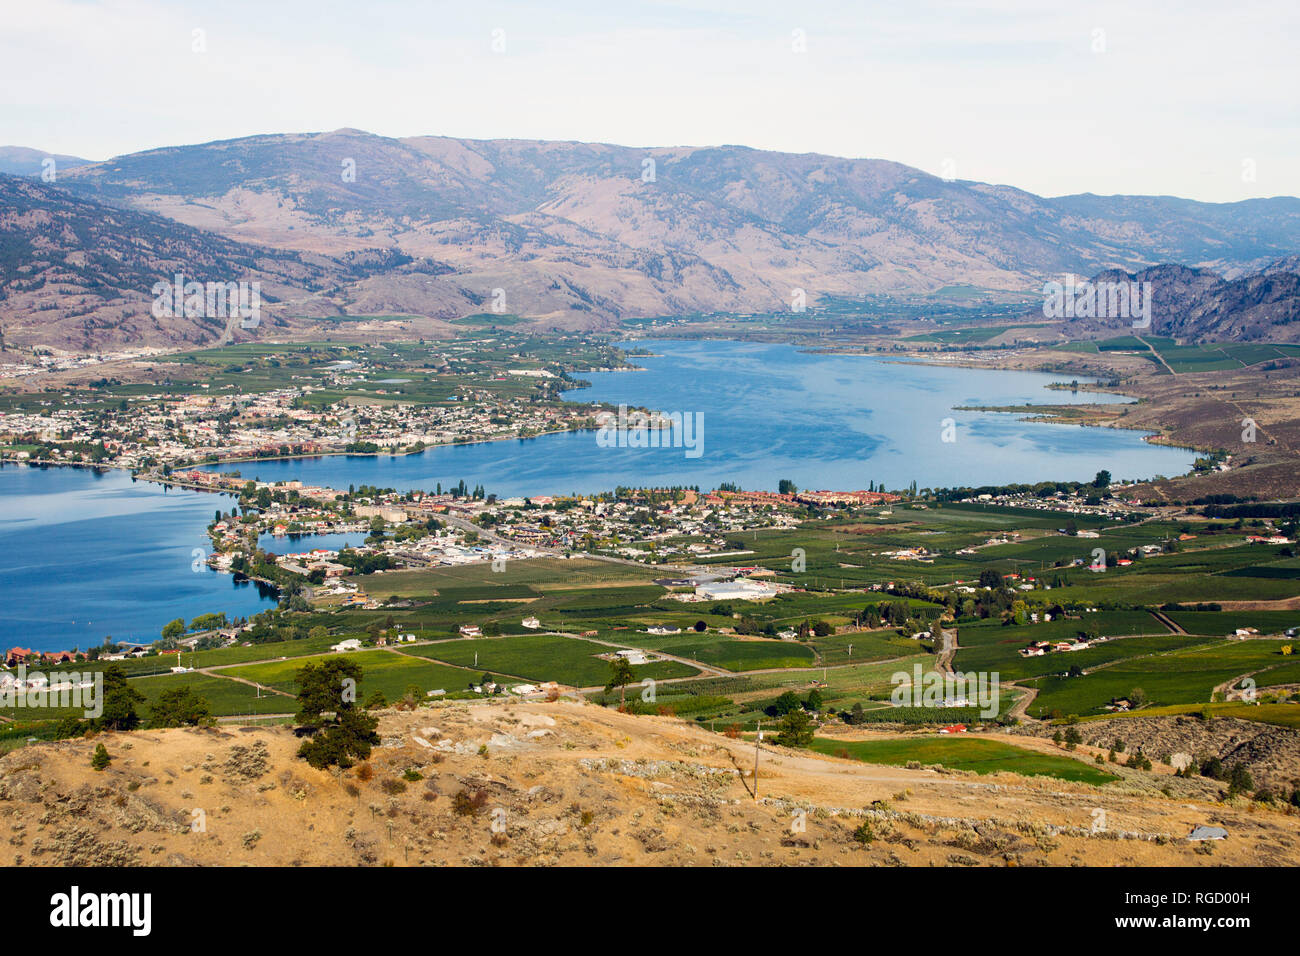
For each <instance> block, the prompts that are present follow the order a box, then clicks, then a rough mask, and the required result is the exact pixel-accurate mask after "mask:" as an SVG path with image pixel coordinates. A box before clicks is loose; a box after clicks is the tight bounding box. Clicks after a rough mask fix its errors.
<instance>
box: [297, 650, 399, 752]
mask: <svg viewBox="0 0 1300 956" xmlns="http://www.w3.org/2000/svg"><path fill="white" fill-rule="evenodd" d="M296 680H297V682H298V688H299V690H298V716H297V721H298V725H299V726H298V727H297V728H296V729H295V733H297V734H298V735H299V736H303V735H310V739H309V740H304V741H303V743H302V746H301V747H299V748H298V756H300V757H302V758H303V759H304V760H306V761H307V762H308V763H309V764H311V765H312V766H313V767H315V768H317V769H318V770H323V769H324V768H326V767H330V766H335V765H337V766H339V767H343V768H347V767H350V766H352V764H353V762H354V761H355V760H357V759H360V760H365V759H366V758H367V757H369V756H370V750H371V748H372V747H373V746H374V745H375V744H377V743H379V735H378V734H377V733H375V728H376V727H378V726H379V721H378V719H376V718H374V717H372V716H370V715H369V714H367V713H365V711H363V710H361V709H360V708H358V707H357V704H356V688H357V685H358V684H360V683H361V665H359V664H357V663H356V662H355V661H349V660H343V659H334V660H325V661H322V662H321V663H319V664H308V665H306V666H305V667H303V668H302V669H301V670H299V671H298V673H297V675H296Z"/></svg>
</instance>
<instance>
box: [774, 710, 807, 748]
mask: <svg viewBox="0 0 1300 956" xmlns="http://www.w3.org/2000/svg"><path fill="white" fill-rule="evenodd" d="M812 741H813V722H812V718H811V717H809V716H808V712H807V711H806V710H804V709H803V708H802V707H800V708H799V709H797V710H792V711H790V713H788V714H786V715H785V716H784V717H783V718H781V724H780V731H779V732H778V733H777V735H776V742H777V743H778V744H780V745H781V746H782V747H807V746H808V745H809V744H811V743H812Z"/></svg>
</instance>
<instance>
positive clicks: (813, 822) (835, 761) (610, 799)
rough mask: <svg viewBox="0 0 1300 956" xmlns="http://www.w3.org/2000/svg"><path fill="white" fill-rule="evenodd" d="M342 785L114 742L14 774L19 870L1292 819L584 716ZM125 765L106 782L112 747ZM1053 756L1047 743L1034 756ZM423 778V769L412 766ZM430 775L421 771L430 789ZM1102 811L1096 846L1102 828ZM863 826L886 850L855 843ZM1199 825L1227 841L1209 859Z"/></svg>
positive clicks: (943, 837) (657, 857)
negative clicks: (94, 756) (1209, 841)
mask: <svg viewBox="0 0 1300 956" xmlns="http://www.w3.org/2000/svg"><path fill="white" fill-rule="evenodd" d="M380 734H381V736H382V737H383V739H384V743H383V746H382V747H380V748H378V749H376V750H375V752H374V754H373V755H372V757H371V759H370V761H369V762H368V764H367V765H366V766H367V768H368V770H367V771H366V772H359V770H358V769H357V768H354V769H352V770H349V771H346V772H344V773H342V774H340V773H337V772H333V773H331V772H326V771H316V770H313V769H312V768H310V767H309V766H307V765H306V764H305V763H304V762H302V761H301V760H298V759H296V758H295V757H294V756H293V753H294V751H295V749H296V747H297V740H296V738H295V737H294V736H293V734H292V733H291V732H290V731H289V730H288V729H286V728H274V727H261V728H253V727H235V726H231V725H224V726H221V727H218V728H212V729H193V730H165V731H140V732H135V733H131V734H108V735H101V736H100V737H97V738H96V739H95V740H94V741H88V740H73V741H64V742H60V743H51V744H34V745H30V746H27V747H23V748H21V749H20V750H17V751H14V752H12V753H10V754H8V755H7V756H5V757H4V758H2V759H0V806H3V807H4V811H5V814H6V817H7V821H8V824H9V829H10V832H11V837H10V839H9V840H8V841H6V843H5V846H4V857H5V862H6V863H7V864H10V865H37V866H75V865H135V864H141V865H155V866H195V865H212V864H224V865H239V864H253V865H270V866H289V865H312V864H318V865H339V866H353V865H365V866H375V865H387V864H392V865H397V866H404V865H410V866H416V865H444V864H458V865H493V866H496V865H527V866H533V865H555V864H561V865H586V866H592V865H594V866H611V865H658V866H673V865H699V866H708V865H744V864H749V865H781V864H796V865H797V864H804V865H807V864H816V863H820V864H845V865H911V866H925V865H955V866H977V865H995V866H1006V865H1021V866H1041V865H1056V866H1066V865H1074V864H1086V865H1092V866H1098V865H1107V864H1153V865H1154V864H1169V865H1204V864H1206V863H1207V862H1211V861H1212V862H1214V863H1227V864H1254V865H1295V864H1296V863H1297V862H1300V842H1298V838H1300V823H1298V822H1297V818H1296V817H1294V816H1288V815H1285V814H1284V813H1280V812H1274V811H1259V810H1256V811H1255V812H1247V811H1246V810H1245V809H1237V808H1234V807H1232V806H1228V805H1219V804H1215V803H1212V802H1209V801H1208V800H1206V799H1204V798H1202V797H1197V796H1196V795H1195V794H1192V795H1189V794H1188V793H1185V792H1175V797H1176V798H1175V799H1169V798H1166V797H1164V796H1163V795H1161V794H1160V793H1159V792H1158V791H1156V790H1155V789H1154V785H1153V783H1151V782H1147V781H1146V778H1147V777H1150V778H1152V780H1153V781H1156V782H1161V783H1175V784H1180V785H1181V784H1183V783H1187V784H1189V785H1190V784H1194V783H1195V782H1194V781H1187V782H1184V781H1179V780H1176V779H1175V778H1173V777H1171V776H1168V775H1167V774H1166V775H1154V774H1142V773H1141V772H1138V771H1133V772H1132V775H1133V776H1132V779H1129V778H1125V780H1124V781H1123V782H1122V783H1114V784H1108V785H1107V786H1106V787H1104V788H1095V787H1090V786H1086V785H1083V784H1073V783H1065V782H1063V781H1060V780H1055V779H1050V778H1041V777H1039V778H1022V777H1019V776H1016V775H1013V774H999V775H993V776H983V777H977V776H974V775H973V774H965V773H957V772H953V771H936V770H920V769H915V770H913V769H905V768H903V767H889V766H873V765H868V764H862V763H857V762H854V761H850V760H845V759H839V758H834V757H822V756H819V755H816V754H811V753H808V752H796V751H789V750H784V749H782V748H773V747H770V746H766V745H765V751H764V753H763V755H762V756H761V758H760V766H759V797H760V799H759V800H758V801H757V802H756V801H755V800H754V799H753V797H752V787H753V778H752V770H751V768H752V766H753V759H754V753H753V744H752V743H746V742H745V741H742V740H731V739H728V738H727V737H725V736H722V735H715V734H711V733H709V732H708V731H706V730H704V729H702V728H698V727H695V726H693V725H691V724H689V723H686V722H683V721H679V720H677V719H676V718H670V717H636V716H632V715H629V714H620V713H618V712H616V711H612V710H605V709H603V708H600V707H596V706H593V705H587V706H582V705H578V704H574V703H564V702H560V703H552V704H544V703H533V704H522V703H513V704H501V703H497V704H491V703H473V704H468V703H449V704H443V705H435V706H434V707H433V708H432V709H424V708H422V709H420V710H418V711H416V712H398V711H385V712H383V713H382V721H381V725H380ZM99 742H102V743H104V745H105V747H106V749H107V750H108V752H109V754H110V755H111V756H112V758H113V760H112V763H111V765H110V766H109V768H108V769H106V770H104V771H102V772H96V771H94V770H92V769H91V768H90V756H91V752H92V750H93V749H94V747H95V745H96V743H99ZM1028 743H1029V745H1031V746H1038V747H1043V748H1045V749H1050V748H1051V745H1050V744H1039V743H1036V742H1033V741H1029V742H1028ZM408 771H413V773H408ZM417 775H418V776H417ZM1098 810H1103V811H1105V812H1104V813H1103V814H1102V815H1101V818H1100V819H1103V820H1104V821H1105V825H1104V828H1103V829H1102V830H1101V831H1100V832H1094V828H1095V827H1096V825H1097V821H1098V819H1099V817H1098V814H1097V811H1098ZM863 823H867V824H869V829H870V839H869V841H867V842H861V841H859V840H858V839H855V836H854V833H855V831H857V830H858V829H859V828H860V827H861V826H862V824H863ZM1198 823H1213V824H1216V825H1221V826H1224V827H1226V828H1227V829H1228V831H1229V838H1228V839H1227V840H1226V841H1223V842H1222V843H1219V844H1217V845H1215V846H1214V847H1212V848H1211V851H1210V854H1211V855H1210V856H1208V857H1207V856H1204V855H1201V853H1198V852H1197V850H1196V846H1197V845H1196V844H1192V843H1189V842H1187V841H1186V840H1185V839H1183V838H1184V837H1185V836H1186V834H1187V833H1188V832H1189V831H1190V830H1191V827H1192V826H1193V825H1195V824H1198Z"/></svg>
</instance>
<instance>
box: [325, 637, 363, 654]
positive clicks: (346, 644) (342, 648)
mask: <svg viewBox="0 0 1300 956" xmlns="http://www.w3.org/2000/svg"><path fill="white" fill-rule="evenodd" d="M330 650H331V651H333V652H334V653H336V654H342V653H344V652H346V651H359V650H361V641H360V640H358V639H357V638H355V637H350V638H348V639H347V640H346V641H339V642H338V643H337V644H331V645H330Z"/></svg>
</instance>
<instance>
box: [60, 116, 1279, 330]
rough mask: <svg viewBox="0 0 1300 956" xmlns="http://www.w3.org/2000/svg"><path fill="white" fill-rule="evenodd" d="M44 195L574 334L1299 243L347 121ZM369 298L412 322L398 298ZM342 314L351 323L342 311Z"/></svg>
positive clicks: (1203, 216)
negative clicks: (326, 263)
mask: <svg viewBox="0 0 1300 956" xmlns="http://www.w3.org/2000/svg"><path fill="white" fill-rule="evenodd" d="M60 183H61V184H63V185H66V186H67V187H68V188H70V189H73V190H75V191H78V192H82V193H85V194H89V195H93V196H95V197H96V198H100V199H103V200H105V201H108V202H113V203H118V204H123V205H129V206H131V207H132V208H136V209H142V210H148V211H151V212H157V213H160V214H162V215H165V216H169V217H171V218H174V219H177V220H179V221H181V222H185V223H188V224H190V225H194V226H197V227H200V228H204V229H213V230H219V231H222V232H223V233H225V234H228V235H231V236H234V237H237V238H240V239H243V240H246V241H250V242H257V243H266V244H271V245H275V246H280V247H283V248H292V249H298V250H303V251H311V252H320V253H327V254H332V255H333V254H339V253H342V252H344V251H348V250H356V249H361V248H366V247H375V246H378V247H394V248H400V249H401V250H403V251H404V252H406V253H408V254H410V255H416V256H431V257H433V258H435V259H438V260H441V261H445V262H447V263H449V264H451V265H453V266H454V267H455V268H456V269H457V270H458V276H457V278H458V279H459V286H460V288H462V289H463V290H464V291H465V293H466V295H468V296H469V297H470V298H475V297H477V299H476V301H482V300H484V299H486V297H487V296H488V295H489V294H490V292H491V289H492V288H495V287H500V288H506V289H507V290H508V291H510V292H512V293H513V300H514V303H515V304H514V305H512V306H511V308H512V310H515V309H517V310H518V311H519V312H521V313H522V314H525V315H529V316H535V317H548V318H554V317H561V316H564V315H565V313H575V315H572V316H569V318H571V319H573V318H576V319H579V320H581V322H582V323H585V324H600V323H601V322H602V321H604V320H608V319H610V318H613V317H618V316H624V315H667V314H676V313H681V312H686V311H696V310H699V311H714V310H742V311H743V310H780V309H782V308H786V307H788V304H789V301H790V296H791V291H792V290H793V289H795V288H802V289H804V290H806V292H807V294H808V296H809V298H810V300H811V301H814V302H815V301H816V300H817V298H818V297H819V296H822V295H828V294H855V293H863V292H875V293H898V292H927V291H933V290H935V289H938V288H940V287H943V286H948V285H976V286H983V287H990V288H998V289H1016V290H1023V289H1026V288H1029V287H1032V286H1033V285H1034V284H1035V283H1038V282H1041V281H1042V280H1043V279H1044V278H1045V277H1047V276H1051V275H1055V274H1057V273H1059V272H1061V271H1065V270H1071V271H1076V272H1080V273H1084V274H1087V273H1093V272H1096V271H1098V270H1100V269H1103V268H1109V267H1122V268H1128V269H1133V268H1141V267H1143V266H1146V265H1150V264H1152V263H1155V262H1159V261H1168V260H1178V261H1184V262H1189V263H1193V264H1207V265H1213V266H1216V267H1220V268H1225V269H1239V270H1247V269H1249V268H1250V267H1255V268H1258V267H1262V266H1263V265H1264V264H1265V263H1267V262H1269V261H1272V260H1275V259H1277V258H1278V257H1279V256H1284V255H1287V254H1291V253H1293V252H1294V250H1295V248H1296V247H1297V246H1298V245H1300V200H1295V199H1288V198H1280V199H1270V200H1254V201H1252V202H1250V203H1236V204H1223V205H1216V204H1209V203H1196V202H1192V201H1189V200H1181V199H1175V198H1172V197H1098V196H1073V197H1061V198H1059V199H1044V198H1042V197H1038V196H1034V195H1032V194H1030V193H1026V192H1024V191H1022V190H1017V189H1014V188H1012V187H1008V186H991V185H985V184H980V183H971V182H964V181H947V180H944V179H940V178H938V177H936V176H933V175H930V174H928V173H925V172H923V171H921V170H918V169H913V168H910V167H907V166H903V165H901V164H899V163H893V162H889V161H885V160H874V159H843V158H838V157H831V156H823V155H817V154H798V155H796V154H789V153H775V152H765V151H761V150H754V149H749V148H745V147H738V146H722V147H710V148H690V147H674V148H633V147H623V146H611V145H606V144H593V143H571V142H534V141H522V140H463V139H453V138H448V137H436V136H423V137H413V138H409V139H393V138H388V137H382V136H375V135H372V134H369V133H365V132H363V131H360V130H355V129H341V130H335V131H333V132H328V133H307V134H282V135H270V136H255V137H248V138H244V139H238V140H229V141H223V142H215V143H207V144H202V145H196V146H182V147H170V148H166V149H157V150H150V151H147V152H143V153H135V154H131V155H128V156H121V157H117V158H115V159H113V160H109V161H107V162H104V163H98V164H94V165H91V166H86V167H82V168H79V169H75V170H70V171H69V172H68V173H67V175H66V176H64V177H62V178H61V179H60ZM387 294H388V295H389V296H390V301H391V302H393V303H394V304H396V305H400V306H401V307H402V308H403V309H406V310H410V311H422V312H423V314H430V313H429V312H428V311H427V310H424V309H422V308H421V305H422V300H421V299H420V298H419V296H418V295H417V294H414V293H413V292H412V290H409V289H408V290H394V291H392V292H390V293H387ZM354 311H355V310H354Z"/></svg>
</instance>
